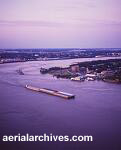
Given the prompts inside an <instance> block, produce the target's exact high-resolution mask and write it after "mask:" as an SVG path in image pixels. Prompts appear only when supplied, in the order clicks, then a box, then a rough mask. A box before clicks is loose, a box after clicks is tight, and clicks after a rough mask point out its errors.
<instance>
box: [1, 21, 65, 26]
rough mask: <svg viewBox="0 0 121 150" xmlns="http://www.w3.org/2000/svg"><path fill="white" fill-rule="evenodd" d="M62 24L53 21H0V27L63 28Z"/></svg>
mask: <svg viewBox="0 0 121 150" xmlns="http://www.w3.org/2000/svg"><path fill="white" fill-rule="evenodd" d="M62 25H63V24H62V23H59V22H51V21H23V20H20V21H8V20H0V26H30V27H32V26H35V27H56V26H58V27H59V26H62Z"/></svg>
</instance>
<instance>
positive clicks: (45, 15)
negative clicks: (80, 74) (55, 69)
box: [0, 0, 121, 48]
mask: <svg viewBox="0 0 121 150" xmlns="http://www.w3.org/2000/svg"><path fill="white" fill-rule="evenodd" d="M48 47H49V48H56V47H59V48H61V47H63V48H64V47H66V48H67V47H68V48H69V47H79V48H89V47H92V48H93V47H97V48H98V47H121V0H0V48H48Z"/></svg>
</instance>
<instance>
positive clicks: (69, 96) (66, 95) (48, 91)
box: [25, 85, 75, 99]
mask: <svg viewBox="0 0 121 150" xmlns="http://www.w3.org/2000/svg"><path fill="white" fill-rule="evenodd" d="M25 87H26V88H27V89H29V90H33V91H36V92H42V93H46V94H49V95H54V96H59V97H62V98H66V99H72V98H75V95H73V94H69V93H66V92H62V91H57V90H51V89H47V88H37V87H33V86H29V85H26V86H25Z"/></svg>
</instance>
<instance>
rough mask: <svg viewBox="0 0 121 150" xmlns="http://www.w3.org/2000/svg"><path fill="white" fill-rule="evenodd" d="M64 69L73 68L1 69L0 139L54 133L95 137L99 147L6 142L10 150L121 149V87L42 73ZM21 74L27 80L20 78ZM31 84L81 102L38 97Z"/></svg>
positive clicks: (28, 64)
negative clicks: (27, 87) (59, 91)
mask: <svg viewBox="0 0 121 150" xmlns="http://www.w3.org/2000/svg"><path fill="white" fill-rule="evenodd" d="M87 60H88V59H84V61H87ZM68 61H69V60H68ZM71 61H72V60H71ZM78 61H79V60H74V62H78ZM74 62H71V63H74ZM52 64H53V65H52ZM63 64H66V65H68V63H67V60H65V61H60V60H59V62H58V61H43V62H23V63H10V64H1V65H0V138H2V136H3V135H17V134H18V133H20V134H26V133H29V134H32V135H41V134H43V133H46V134H50V133H53V134H54V135H69V136H72V135H92V136H93V142H28V143H27V142H20V143H18V142H1V146H3V147H4V149H5V150H7V149H11V150H14V149H15V150H33V149H35V150H38V149H39V150H51V149H52V150H119V149H121V142H120V140H121V85H120V84H111V83H105V82H102V81H85V82H73V81H70V80H66V79H56V78H53V77H51V76H50V75H40V73H39V68H40V67H41V66H55V65H60V66H62V65H63ZM19 68H21V69H22V70H23V72H24V73H25V75H19V74H18V73H17V72H16V70H17V69H19ZM26 84H29V85H33V86H37V87H42V88H44V87H45V88H50V89H56V90H61V91H64V92H68V93H72V94H75V96H76V97H75V99H73V100H65V99H62V98H59V97H54V96H49V95H46V94H42V93H36V92H33V91H29V90H27V89H26V88H24V86H25V85H26ZM0 141H1V139H0Z"/></svg>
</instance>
